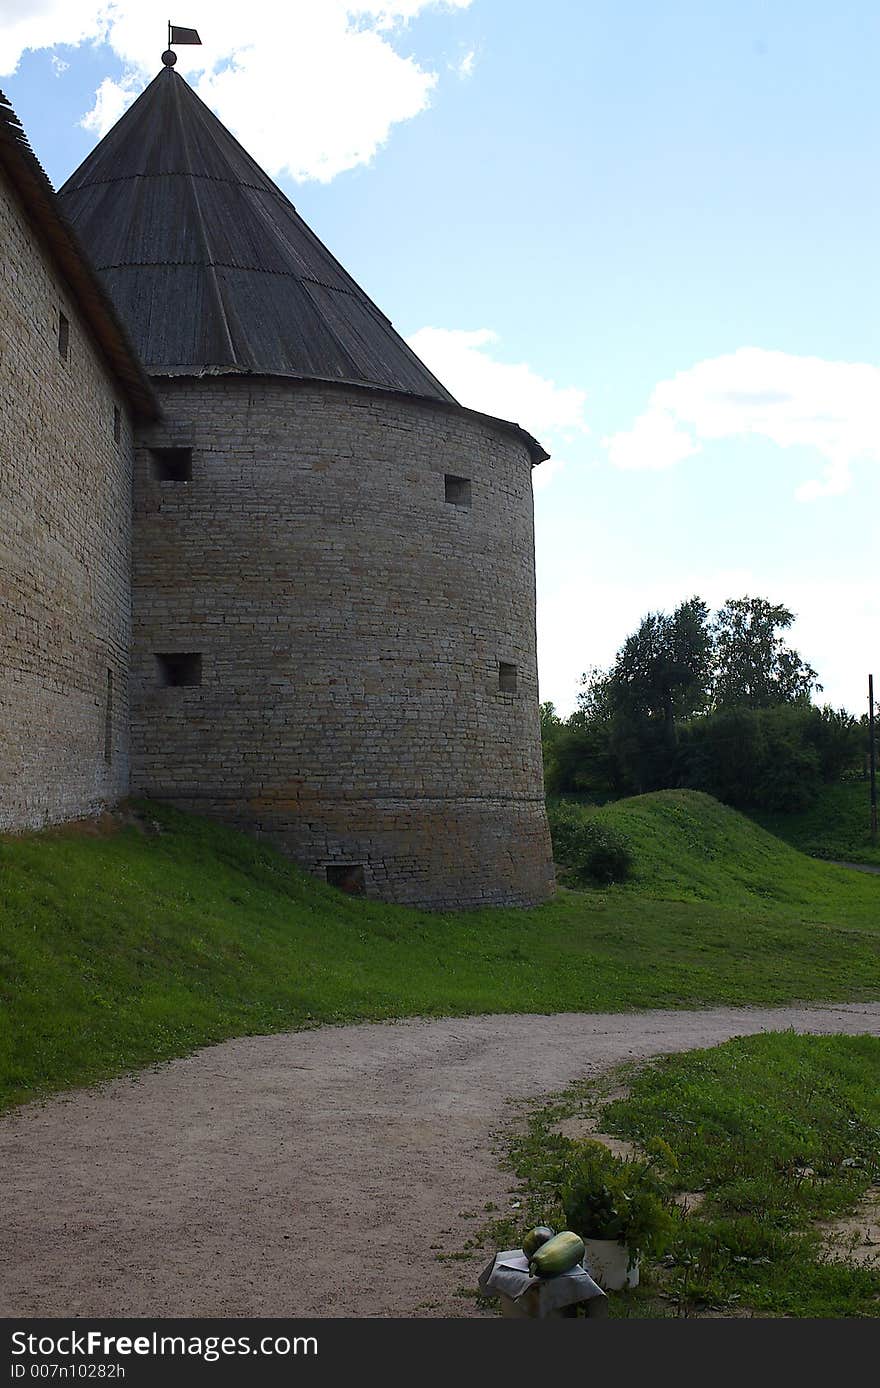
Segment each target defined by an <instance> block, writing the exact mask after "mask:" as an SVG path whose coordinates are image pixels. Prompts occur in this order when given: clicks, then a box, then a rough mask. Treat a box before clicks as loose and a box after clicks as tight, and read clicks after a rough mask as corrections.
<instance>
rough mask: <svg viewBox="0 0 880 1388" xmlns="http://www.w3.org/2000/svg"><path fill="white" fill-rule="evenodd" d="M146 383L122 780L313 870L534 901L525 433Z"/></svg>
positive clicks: (441, 899)
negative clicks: (129, 778)
mask: <svg viewBox="0 0 880 1388" xmlns="http://www.w3.org/2000/svg"><path fill="white" fill-rule="evenodd" d="M156 384H157V386H158V388H159V393H160V396H161V399H162V405H163V411H164V420H163V423H162V424H161V425H154V426H151V427H150V428H149V429H148V430H146V431H143V432H142V433H141V434H140V435H139V439H138V443H139V446H138V448H137V450H136V460H135V523H134V524H135V530H134V567H133V604H134V644H133V666H132V703H133V711H132V758H133V762H132V765H133V786H134V787H135V788H136V789H138V790H140V791H142V792H144V793H146V794H149V795H151V796H156V797H157V798H161V799H166V800H171V801H174V802H176V803H178V804H179V805H181V806H184V807H187V808H191V809H194V810H198V811H201V812H203V813H207V814H211V815H215V816H218V817H221V818H223V819H225V820H227V821H228V822H230V823H232V824H235V825H237V826H239V827H242V828H245V829H248V830H250V831H256V832H259V833H263V834H266V835H268V836H270V837H272V838H273V839H274V840H275V841H276V842H279V843H280V844H281V845H282V846H283V847H285V848H286V849H287V851H288V852H290V853H291V854H292V855H293V856H294V857H295V858H296V859H297V860H298V861H300V862H301V863H303V864H305V865H306V866H307V867H308V868H310V869H311V870H312V871H314V872H315V873H316V874H318V875H320V876H326V875H327V869H328V867H330V868H331V870H332V868H333V866H334V865H336V866H344V865H345V864H352V865H354V867H355V869H356V872H355V876H356V877H357V876H358V874H359V873H360V872H361V871H362V874H363V883H364V888H365V890H366V892H367V894H369V895H376V896H381V897H383V898H385V899H389V900H394V901H401V902H411V903H418V904H424V905H430V906H433V907H446V906H472V905H478V904H481V903H490V902H491V903H501V902H510V903H516V904H531V903H535V902H537V901H540V900H542V899H544V898H545V897H546V896H547V895H548V894H549V893H550V892H551V891H552V890H553V872H552V865H551V855H550V845H549V837H548V832H547V823H546V816H545V811H544V800H543V784H542V773H541V749H540V732H539V719H538V704H537V673H536V657H535V591H534V539H533V519H532V492H531V465H530V458H529V455H528V453H527V451H526V449H525V448H524V446H523V445H522V444H521V443H520V442H519V441H518V439H515V438H513V437H511V436H510V435H509V434H507V433H505V432H503V431H502V430H501V429H500V428H497V427H495V426H492V425H488V424H482V423H480V422H478V421H475V420H474V419H472V418H470V417H468V416H466V415H464V414H463V413H462V414H461V415H459V414H457V413H454V412H453V413H450V412H448V411H444V410H443V408H442V407H435V406H433V405H430V404H424V403H421V402H416V401H413V400H407V399H398V398H394V397H390V396H387V395H383V394H382V393H381V392H369V391H366V390H357V389H352V388H349V389H345V388H340V387H334V386H321V385H316V384H305V383H302V382H295V381H285V380H279V379H264V378H258V379H253V378H252V379H248V378H244V377H234V376H227V377H205V378H202V379H200V380H191V379H188V380H176V381H167V382H165V383H162V382H157V383H156ZM175 450H178V451H175ZM187 450H191V453H189V452H187ZM502 666H503V667H504V669H502ZM514 686H515V687H514Z"/></svg>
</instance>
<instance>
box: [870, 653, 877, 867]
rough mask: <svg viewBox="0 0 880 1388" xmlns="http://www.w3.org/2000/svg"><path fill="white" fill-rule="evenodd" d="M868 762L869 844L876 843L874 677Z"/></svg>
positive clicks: (871, 677) (871, 685)
mask: <svg viewBox="0 0 880 1388" xmlns="http://www.w3.org/2000/svg"><path fill="white" fill-rule="evenodd" d="M868 739H869V746H868V761H869V765H870V767H871V842H872V843H876V842H877V745H876V743H875V741H874V676H873V675H869V676H868Z"/></svg>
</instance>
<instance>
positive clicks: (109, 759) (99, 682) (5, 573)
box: [0, 180, 132, 829]
mask: <svg viewBox="0 0 880 1388" xmlns="http://www.w3.org/2000/svg"><path fill="white" fill-rule="evenodd" d="M60 315H63V316H64V318H65V319H66V320H67V324H68V328H67V341H66V353H64V354H62V351H61V350H60V347H61V345H62V337H61V336H60V329H61V328H62V324H61V321H60ZM115 412H118V413H115ZM116 434H118V438H117V437H116ZM131 467H132V427H131V421H130V418H129V414H128V410H127V407H126V404H125V402H124V400H123V399H122V397H121V396H120V395H119V394H118V393H117V391H116V389H115V386H114V379H113V376H112V373H111V372H110V371H109V370H108V368H107V365H106V363H105V362H104V360H103V358H102V356H101V355H100V353H99V351H98V349H97V348H96V346H95V344H94V340H93V338H92V335H91V333H90V331H89V329H88V327H87V326H86V323H85V321H84V319H83V318H82V316H81V314H80V312H79V310H78V307H77V304H76V302H75V301H74V298H73V296H72V294H71V292H70V289H69V287H68V286H67V285H66V282H65V281H64V280H63V279H62V278H61V276H60V275H59V274H58V272H57V271H56V270H55V269H54V267H53V262H52V259H51V257H50V256H49V255H47V254H46V253H45V252H44V251H43V249H42V247H41V244H40V242H39V241H38V240H37V238H36V237H35V236H34V233H33V230H32V228H31V226H30V224H29V222H28V219H27V217H26V215H25V212H24V209H23V206H22V204H21V203H20V201H19V199H18V196H17V194H16V192H15V191H14V189H13V188H12V187H11V186H10V185H9V184H7V183H6V182H5V181H4V180H0V519H2V525H0V727H2V746H0V829H5V828H26V827H37V826H40V825H43V824H46V823H53V822H57V821H60V820H65V819H71V818H77V817H80V816H84V815H88V814H91V813H93V812H94V811H96V810H98V809H100V808H101V807H102V806H104V805H106V804H107V803H110V802H113V801H116V800H118V799H119V798H120V796H122V795H124V794H126V792H127V790H128V770H129V748H128V741H129V739H128V689H127V686H128V659H129V646H130V563H131V546H130V532H131V523H130V514H131V502H130V496H131Z"/></svg>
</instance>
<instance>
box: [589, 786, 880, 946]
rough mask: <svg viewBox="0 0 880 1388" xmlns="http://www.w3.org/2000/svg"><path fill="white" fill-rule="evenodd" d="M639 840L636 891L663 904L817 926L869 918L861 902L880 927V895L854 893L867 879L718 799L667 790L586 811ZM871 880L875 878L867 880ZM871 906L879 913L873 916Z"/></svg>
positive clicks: (635, 843)
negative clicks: (777, 913)
mask: <svg viewBox="0 0 880 1388" xmlns="http://www.w3.org/2000/svg"><path fill="white" fill-rule="evenodd" d="M584 813H585V814H590V815H593V816H595V818H596V819H598V820H600V821H601V822H602V823H606V824H609V825H612V826H613V827H614V828H616V829H618V830H619V831H621V832H622V833H624V834H626V835H627V837H628V838H629V839H630V840H631V841H632V844H633V846H634V849H635V854H636V865H635V871H634V874H633V877H632V879H631V881H630V882H629V883H628V884H627V889H628V890H629V891H634V892H637V893H638V894H639V895H642V896H651V897H654V898H659V899H664V900H666V899H670V898H678V899H680V900H683V901H704V902H717V903H719V904H721V903H723V904H725V905H728V906H742V907H747V908H749V909H750V910H764V909H770V910H775V909H777V908H781V909H783V910H794V911H798V910H803V911H807V912H809V913H810V915H811V916H812V918H814V919H824V920H831V919H834V918H836V919H838V920H840V919H843V918H844V917H846V918H849V912H850V910H851V909H853V910H854V911H855V913H856V917H858V918H862V916H861V911H862V907H861V905H858V906H857V905H856V901H857V900H858V901H859V902H861V903H864V904H869V903H870V906H869V916H875V918H876V919H877V924H880V916H876V913H877V912H878V909H880V896H878V894H877V892H876V891H874V890H872V889H871V888H870V887H869V888H868V891H867V894H866V895H864V894H863V892H864V886H863V891H862V892H860V893H858V896H857V897H856V896H853V895H852V894H851V886H852V880H853V879H854V878H856V877H857V876H859V880H861V881H862V882H863V883H864V877H863V876H860V875H858V874H856V873H853V872H852V871H848V870H846V869H843V868H833V867H831V866H830V865H829V864H827V863H822V862H817V861H815V860H814V859H811V858H808V857H806V856H805V855H804V853H803V852H800V851H799V850H797V849H795V848H792V847H791V845H790V844H787V843H784V842H782V841H781V840H780V839H779V838H778V837H776V836H775V835H773V834H772V833H770V832H768V831H767V830H766V829H763V828H761V827H760V826H759V825H757V824H755V823H754V822H753V820H752V819H750V818H746V816H745V815H742V814H738V813H737V812H736V811H735V810H731V809H729V808H728V807H727V806H726V805H722V804H721V802H720V801H718V800H714V799H713V798H712V797H711V796H710V795H703V794H702V793H701V792H699V791H691V790H663V791H657V792H655V793H654V794H651V795H638V796H633V797H632V798H631V799H627V800H618V801H616V802H615V803H614V804H612V805H606V806H604V807H603V808H602V809H596V810H592V811H590V810H585V811H584ZM864 876H867V874H865V875H864ZM871 907H872V908H873V909H871Z"/></svg>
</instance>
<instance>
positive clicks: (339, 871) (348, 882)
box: [327, 863, 367, 896]
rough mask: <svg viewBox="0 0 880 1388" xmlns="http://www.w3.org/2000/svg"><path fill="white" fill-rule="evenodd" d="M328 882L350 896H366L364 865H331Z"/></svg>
mask: <svg viewBox="0 0 880 1388" xmlns="http://www.w3.org/2000/svg"><path fill="white" fill-rule="evenodd" d="M327 881H328V882H329V884H330V886H331V887H336V888H337V889H338V890H339V891H340V892H347V893H348V895H349V896H365V895H366V890H367V889H366V883H365V881H364V865H363V863H329V864H328V866H327Z"/></svg>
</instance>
